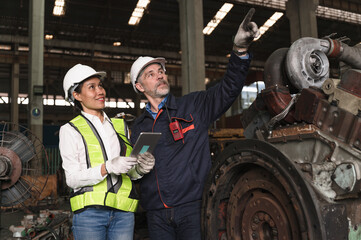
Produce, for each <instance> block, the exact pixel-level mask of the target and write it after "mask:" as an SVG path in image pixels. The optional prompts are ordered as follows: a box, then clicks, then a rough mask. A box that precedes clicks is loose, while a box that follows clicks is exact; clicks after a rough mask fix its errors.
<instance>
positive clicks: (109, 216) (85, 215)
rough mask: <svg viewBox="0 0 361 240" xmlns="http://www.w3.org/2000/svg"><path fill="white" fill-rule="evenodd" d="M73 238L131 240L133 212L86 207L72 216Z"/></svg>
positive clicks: (82, 239)
mask: <svg viewBox="0 0 361 240" xmlns="http://www.w3.org/2000/svg"><path fill="white" fill-rule="evenodd" d="M72 230H73V235H74V239H75V240H106V239H108V240H133V233H134V213H132V212H123V211H118V210H107V209H97V208H88V209H86V210H84V211H83V212H80V213H76V214H74V216H73V226H72Z"/></svg>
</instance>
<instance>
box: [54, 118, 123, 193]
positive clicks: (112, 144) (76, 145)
mask: <svg viewBox="0 0 361 240" xmlns="http://www.w3.org/2000/svg"><path fill="white" fill-rule="evenodd" d="M82 114H83V115H84V116H85V117H86V118H87V119H88V120H89V121H90V122H91V123H92V124H93V125H94V127H95V128H96V130H97V131H98V133H99V135H100V138H101V139H102V141H103V143H104V147H105V151H106V154H107V157H108V160H111V159H113V158H114V157H117V156H119V154H120V144H119V140H118V137H117V133H116V132H115V131H114V128H113V127H112V125H111V123H110V119H109V117H108V116H107V115H106V114H105V113H104V112H103V114H104V115H103V116H104V121H103V122H101V121H100V119H99V118H98V117H97V116H94V115H91V114H88V113H85V112H82ZM127 137H129V136H127ZM59 149H60V155H61V158H62V160H63V162H62V166H63V169H64V172H65V178H66V184H67V185H68V186H69V187H70V188H72V189H74V192H76V191H78V190H79V189H80V188H81V187H84V186H93V185H95V184H97V183H99V182H101V181H102V180H103V179H104V178H105V177H106V176H107V175H105V176H102V175H101V169H100V168H101V165H99V166H97V167H93V168H87V164H86V153H85V146H84V142H83V139H82V137H81V135H80V134H79V132H77V131H76V130H75V129H74V128H73V127H72V126H71V125H70V124H69V123H67V124H65V125H63V126H61V128H60V132H59ZM112 180H113V183H115V182H116V181H117V177H116V176H115V175H113V174H112Z"/></svg>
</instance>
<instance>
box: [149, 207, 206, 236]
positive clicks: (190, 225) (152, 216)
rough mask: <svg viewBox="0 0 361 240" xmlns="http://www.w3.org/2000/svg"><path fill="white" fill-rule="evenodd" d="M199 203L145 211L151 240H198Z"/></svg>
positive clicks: (199, 233)
mask: <svg viewBox="0 0 361 240" xmlns="http://www.w3.org/2000/svg"><path fill="white" fill-rule="evenodd" d="M201 205H202V202H201V201H195V202H190V203H186V204H183V205H180V206H177V207H173V208H166V209H160V210H152V211H147V221H148V230H149V236H150V239H151V240H200V239H201Z"/></svg>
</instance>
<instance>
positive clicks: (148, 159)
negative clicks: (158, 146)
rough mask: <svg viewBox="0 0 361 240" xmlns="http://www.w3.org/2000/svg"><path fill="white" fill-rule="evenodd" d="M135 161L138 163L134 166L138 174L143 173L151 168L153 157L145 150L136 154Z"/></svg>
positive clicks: (153, 162) (153, 161)
mask: <svg viewBox="0 0 361 240" xmlns="http://www.w3.org/2000/svg"><path fill="white" fill-rule="evenodd" d="M137 162H138V165H137V166H135V168H136V171H137V172H138V173H139V174H140V175H144V174H147V173H149V172H150V170H152V169H153V167H154V164H155V158H154V156H153V155H152V154H151V153H149V152H145V153H142V154H139V155H138V157H137Z"/></svg>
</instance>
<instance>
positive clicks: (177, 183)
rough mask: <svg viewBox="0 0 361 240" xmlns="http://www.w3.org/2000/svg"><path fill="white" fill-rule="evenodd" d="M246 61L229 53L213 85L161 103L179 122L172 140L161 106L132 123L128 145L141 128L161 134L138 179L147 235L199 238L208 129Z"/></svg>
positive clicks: (228, 101) (236, 89)
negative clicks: (179, 131) (180, 135)
mask: <svg viewBox="0 0 361 240" xmlns="http://www.w3.org/2000/svg"><path fill="white" fill-rule="evenodd" d="M250 62H251V61H250V59H240V58H239V57H238V56H236V55H235V54H233V53H232V54H231V57H230V60H229V63H228V68H227V72H226V74H225V76H224V78H223V79H222V81H220V82H219V83H218V84H216V85H215V86H213V87H211V88H209V89H208V90H206V91H198V92H192V93H190V94H187V95H185V96H183V97H180V98H176V97H174V96H173V95H172V94H169V95H168V96H167V99H166V106H167V108H168V112H169V115H170V117H171V118H172V120H175V119H176V120H178V122H179V123H180V125H181V126H182V132H183V135H184V139H182V140H178V141H174V139H173V136H172V134H171V132H170V130H169V118H168V114H167V111H166V108H165V106H163V107H162V108H161V109H159V112H158V114H157V116H156V118H153V117H152V115H151V114H150V113H149V112H148V111H144V113H143V114H142V115H141V116H140V117H138V118H137V119H136V121H135V123H134V125H133V127H132V134H131V142H132V143H133V144H134V143H135V141H136V139H137V138H138V136H139V134H140V133H141V132H161V133H162V136H161V139H160V140H159V142H158V145H157V147H156V148H155V149H154V152H153V155H154V157H155V161H156V162H155V166H154V168H153V170H152V171H151V172H150V173H149V174H146V175H145V176H144V177H143V178H142V179H140V194H141V198H140V199H141V200H140V203H141V206H142V207H143V208H144V209H145V210H146V211H147V219H148V228H149V233H150V237H151V239H166V240H170V239H176V238H175V237H174V236H178V238H177V239H187V240H189V239H200V238H201V237H200V236H201V233H200V232H201V230H200V229H201V225H200V224H201V223H200V208H201V199H202V193H203V187H204V182H205V180H206V177H207V174H208V172H209V170H210V167H211V156H210V149H209V138H208V128H209V125H210V124H211V123H212V122H213V121H215V120H217V119H218V118H219V117H220V116H221V115H222V114H223V113H224V112H226V111H227V109H228V108H229V107H230V106H231V105H232V103H233V102H234V101H235V99H236V98H237V97H238V95H239V94H240V93H241V91H242V88H243V85H244V82H245V79H246V75H247V72H248V69H249V65H250Z"/></svg>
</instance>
